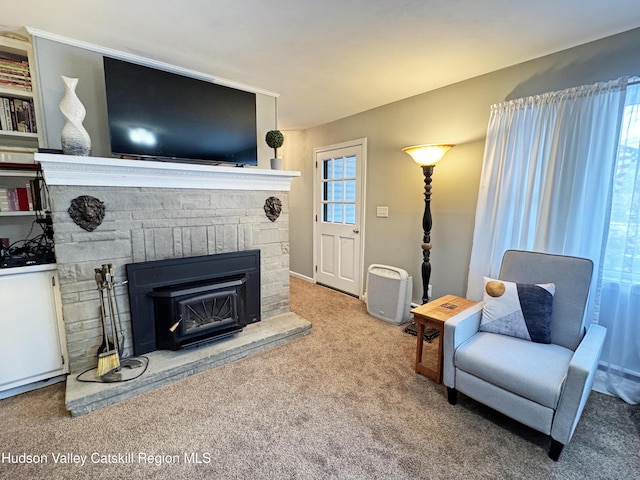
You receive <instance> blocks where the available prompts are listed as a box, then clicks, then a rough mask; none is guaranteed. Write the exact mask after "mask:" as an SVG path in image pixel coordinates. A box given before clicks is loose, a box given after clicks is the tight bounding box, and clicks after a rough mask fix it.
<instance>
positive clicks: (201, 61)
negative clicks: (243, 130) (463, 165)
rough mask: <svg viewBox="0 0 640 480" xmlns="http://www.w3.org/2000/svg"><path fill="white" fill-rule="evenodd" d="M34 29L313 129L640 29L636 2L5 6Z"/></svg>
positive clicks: (4, 12)
mask: <svg viewBox="0 0 640 480" xmlns="http://www.w3.org/2000/svg"><path fill="white" fill-rule="evenodd" d="M0 12H1V13H0V30H10V31H11V30H16V28H18V27H24V26H29V27H33V28H37V29H39V30H44V31H46V32H50V33H53V34H57V35H62V36H65V37H69V38H73V39H77V40H80V41H84V42H89V43H93V44H96V45H99V46H102V47H107V48H111V49H115V50H120V51H124V52H127V53H131V54H135V55H141V56H143V57H147V58H151V59H153V60H158V61H162V62H165V63H169V64H173V65H176V66H180V67H184V68H188V69H192V70H196V71H199V72H202V73H205V74H209V75H213V76H217V77H220V78H224V79H227V80H231V81H234V82H240V83H242V84H246V85H251V86H254V87H257V88H259V89H263V90H267V91H271V92H277V93H279V94H280V98H279V100H278V110H279V118H280V120H279V127H280V128H281V129H294V128H305V127H310V126H314V125H319V124H323V123H326V122H329V121H332V120H336V119H339V118H343V117H346V116H349V115H352V114H355V113H359V112H362V111H365V110H368V109H371V108H374V107H377V106H380V105H384V104H387V103H390V102H393V101H396V100H400V99H403V98H407V97H410V96H413V95H416V94H419V93H422V92H426V91H429V90H433V89H436V88H439V87H442V86H446V85H450V84H452V83H455V82H458V81H461V80H465V79H468V78H471V77H475V76H478V75H481V74H484V73H488V72H491V71H494V70H497V69H500V68H503V67H507V66H510V65H514V64H517V63H520V62H523V61H526V60H530V59H532V58H537V57H541V56H544V55H547V54H550V53H553V52H557V51H560V50H564V49H566V48H570V47H573V46H576V45H580V44H582V43H586V42H589V41H592V40H596V39H599V38H602V37H606V36H609V35H613V34H615V33H619V32H623V31H626V30H630V29H632V28H635V27H638V26H640V2H638V1H637V0H606V1H603V0H561V1H558V0H535V1H527V0H269V1H265V0H108V1H104V0H93V1H90V0H56V1H51V0H30V1H16V0H12V1H8V0H7V1H5V2H3V5H2V8H1V9H0Z"/></svg>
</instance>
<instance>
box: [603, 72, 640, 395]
mask: <svg viewBox="0 0 640 480" xmlns="http://www.w3.org/2000/svg"><path fill="white" fill-rule="evenodd" d="M639 151H640V85H638V84H637V83H636V84H634V85H630V86H629V87H628V88H627V93H626V102H625V109H624V113H623V118H622V128H621V132H620V144H619V148H618V158H617V163H616V169H615V174H614V178H613V195H612V204H611V220H610V227H609V235H608V238H607V245H606V250H605V258H604V265H603V285H602V301H601V308H600V317H599V323H600V324H601V325H603V326H605V327H606V328H607V338H606V340H605V346H604V350H603V352H602V357H601V360H600V368H601V370H600V371H599V372H598V375H597V376H596V381H595V384H594V388H595V389H596V390H598V391H600V392H604V393H611V394H614V395H617V396H619V397H620V398H622V399H623V400H625V401H626V402H628V403H634V404H635V403H640V168H639V165H638V152H639Z"/></svg>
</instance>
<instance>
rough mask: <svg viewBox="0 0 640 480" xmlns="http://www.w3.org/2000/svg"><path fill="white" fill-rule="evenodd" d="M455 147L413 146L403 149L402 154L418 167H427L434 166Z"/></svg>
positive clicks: (446, 145)
mask: <svg viewBox="0 0 640 480" xmlns="http://www.w3.org/2000/svg"><path fill="white" fill-rule="evenodd" d="M453 147H455V145H451V144H439V145H435V144H434V145H414V146H413V147H405V148H403V149H402V151H403V152H406V153H408V154H409V155H411V158H413V159H414V160H415V162H416V163H417V164H418V165H421V166H427V165H435V164H436V163H437V162H438V160H440V159H441V158H442V156H443V155H444V154H445V153H447V151H448V150H449V149H451V148H453Z"/></svg>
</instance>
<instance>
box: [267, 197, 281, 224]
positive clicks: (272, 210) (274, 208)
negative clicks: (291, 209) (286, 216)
mask: <svg viewBox="0 0 640 480" xmlns="http://www.w3.org/2000/svg"><path fill="white" fill-rule="evenodd" d="M281 212H282V202H281V201H280V199H279V198H278V197H269V198H267V199H266V200H265V202H264V213H266V214H267V218H268V219H269V220H271V221H272V222H275V221H276V220H277V219H278V217H279V216H280V213H281Z"/></svg>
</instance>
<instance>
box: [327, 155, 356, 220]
mask: <svg viewBox="0 0 640 480" xmlns="http://www.w3.org/2000/svg"><path fill="white" fill-rule="evenodd" d="M322 221H323V222H329V223H339V224H344V225H355V223H356V157H355V156H349V157H337V158H331V159H328V160H323V162H322Z"/></svg>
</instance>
